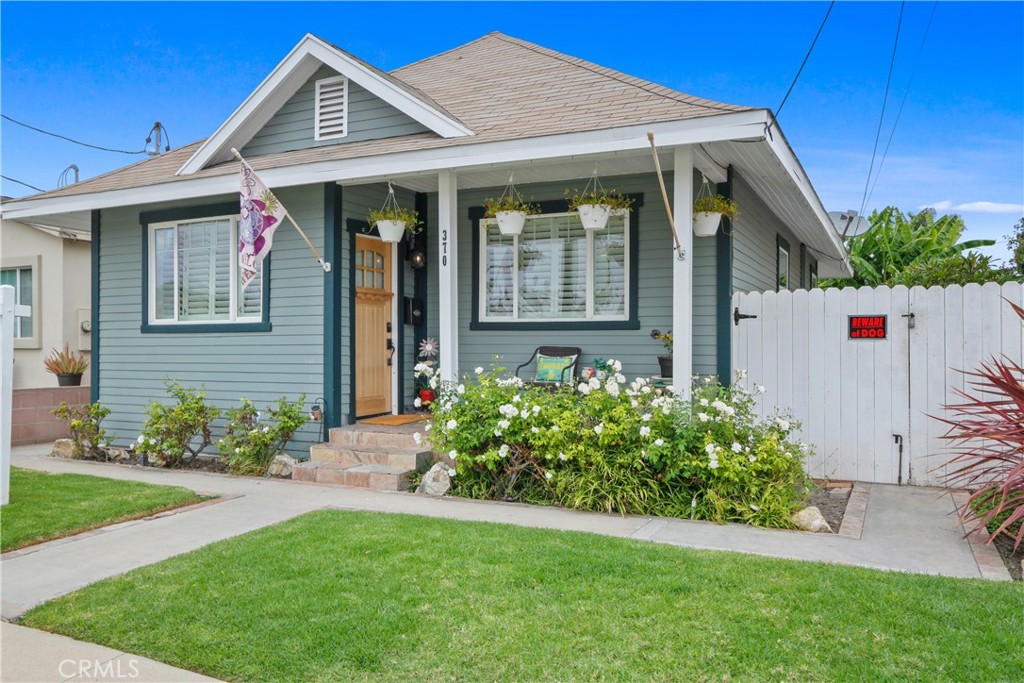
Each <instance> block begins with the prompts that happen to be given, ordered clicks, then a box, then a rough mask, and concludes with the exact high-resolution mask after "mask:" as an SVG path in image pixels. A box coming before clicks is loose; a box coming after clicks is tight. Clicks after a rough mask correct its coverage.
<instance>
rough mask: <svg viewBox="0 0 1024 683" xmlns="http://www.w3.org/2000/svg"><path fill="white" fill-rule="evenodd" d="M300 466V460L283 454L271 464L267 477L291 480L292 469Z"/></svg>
mask: <svg viewBox="0 0 1024 683" xmlns="http://www.w3.org/2000/svg"><path fill="white" fill-rule="evenodd" d="M298 464H299V461H298V460H296V459H295V458H293V457H292V456H290V455H288V454H287V453H282V454H281V455H278V456H276V457H275V458H274V460H273V462H271V463H270V467H268V468H267V476H268V477H280V478H282V479H290V478H291V476H292V468H294V467H295V466H296V465H298Z"/></svg>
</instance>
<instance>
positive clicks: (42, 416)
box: [0, 218, 92, 445]
mask: <svg viewBox="0 0 1024 683" xmlns="http://www.w3.org/2000/svg"><path fill="white" fill-rule="evenodd" d="M82 228H83V226H81V225H78V224H76V222H75V220H74V219H73V218H72V219H71V220H68V221H58V222H57V223H56V224H49V223H43V222H36V221H34V219H27V220H26V222H21V221H15V220H8V219H6V218H4V219H0V284H3V285H11V286H13V287H14V290H15V301H16V302H17V303H19V304H23V305H26V306H29V307H30V309H31V311H32V315H31V316H29V317H25V318H17V319H16V320H15V325H14V373H13V384H14V395H13V399H12V418H11V419H12V430H11V433H12V442H13V443H14V444H15V445H18V444H24V443H34V442H41V441H52V440H53V439H55V438H59V437H61V436H67V429H66V428H65V427H64V425H62V424H61V423H59V422H58V421H57V419H56V418H54V417H53V416H52V415H51V414H50V410H51V409H53V408H55V407H57V406H58V405H60V403H61V402H62V401H66V402H67V403H69V404H72V405H74V404H81V403H86V402H88V400H89V390H88V387H58V386H57V378H56V377H55V376H54V375H52V374H50V373H48V372H47V371H46V369H45V368H44V366H43V360H44V359H45V358H46V356H47V355H48V354H49V353H50V350H51V349H53V348H63V346H64V344H65V343H67V344H68V347H69V348H70V349H71V350H72V351H81V352H84V353H85V354H87V355H88V353H89V349H90V346H91V343H92V335H91V332H90V325H91V316H92V311H91V304H90V299H89V286H90V272H91V268H90V264H89V259H90V244H89V239H90V233H89V231H88V223H86V224H85V226H84V228H85V229H82ZM83 384H88V377H85V378H83Z"/></svg>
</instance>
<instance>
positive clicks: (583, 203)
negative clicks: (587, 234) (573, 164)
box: [565, 165, 633, 230]
mask: <svg viewBox="0 0 1024 683" xmlns="http://www.w3.org/2000/svg"><path fill="white" fill-rule="evenodd" d="M565 196H566V198H567V199H568V200H569V210H570V211H575V212H576V213H577V214H578V215H579V217H580V222H581V223H582V224H583V227H584V228H585V229H587V230H604V228H605V226H607V225H608V219H609V218H610V217H611V215H612V214H613V213H614V214H616V215H618V214H619V213H621V212H625V211H627V210H628V209H629V207H630V206H631V205H632V204H633V200H632V199H630V198H629V197H627V196H626V195H624V194H621V193H619V192H616V191H615V190H606V189H604V188H603V187H601V181H600V180H598V178H597V166H596V165H595V166H594V175H593V176H591V178H590V180H589V181H587V186H586V187H584V188H583V192H577V191H575V190H573V191H572V194H570V191H569V190H566V191H565Z"/></svg>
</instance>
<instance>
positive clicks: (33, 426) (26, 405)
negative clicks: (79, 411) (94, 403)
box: [11, 387, 89, 446]
mask: <svg viewBox="0 0 1024 683" xmlns="http://www.w3.org/2000/svg"><path fill="white" fill-rule="evenodd" d="M61 401H67V404H68V405H70V406H80V405H85V404H86V403H88V402H89V387H51V388H47V389H15V390H14V397H13V400H12V401H11V445H13V446H22V445H24V444H29V443H45V442H47V441H53V440H55V439H61V438H64V437H67V436H70V435H69V434H68V430H67V427H66V426H65V425H64V424H63V423H61V422H59V421H58V420H57V418H55V417H54V416H53V415H51V414H50V411H51V410H53V409H54V408H56V407H57V406H59V405H60V403H61Z"/></svg>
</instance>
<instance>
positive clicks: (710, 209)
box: [693, 195, 739, 237]
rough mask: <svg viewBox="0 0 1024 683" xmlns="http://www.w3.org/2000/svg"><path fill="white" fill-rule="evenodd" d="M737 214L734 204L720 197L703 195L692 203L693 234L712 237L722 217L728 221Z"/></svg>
mask: <svg viewBox="0 0 1024 683" xmlns="http://www.w3.org/2000/svg"><path fill="white" fill-rule="evenodd" d="M738 214H739V210H738V209H737V208H736V202H734V201H733V200H731V199H729V198H728V197H723V196H722V195H704V196H701V197H697V200H696V201H694V202H693V234H694V235H696V236H697V237H714V236H715V233H716V232H718V225H719V223H721V222H722V216H727V217H729V218H730V219H731V218H735V217H736V216H737V215H738Z"/></svg>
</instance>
